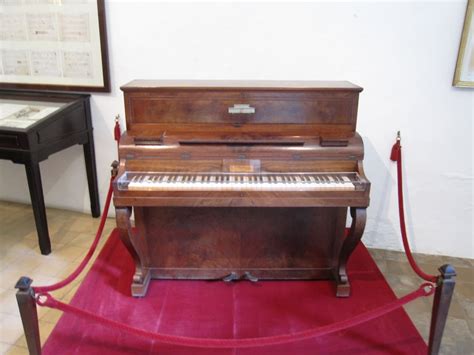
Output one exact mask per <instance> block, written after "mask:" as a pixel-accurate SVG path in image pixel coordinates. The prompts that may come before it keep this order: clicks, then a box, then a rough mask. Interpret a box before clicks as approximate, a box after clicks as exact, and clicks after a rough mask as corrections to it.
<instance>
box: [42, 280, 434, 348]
mask: <svg viewBox="0 0 474 355" xmlns="http://www.w3.org/2000/svg"><path fill="white" fill-rule="evenodd" d="M434 290H435V287H434V286H433V284H431V283H424V284H422V285H421V286H420V287H419V288H418V289H417V290H415V291H413V292H411V293H409V294H408V295H406V296H403V297H402V298H400V299H397V300H395V301H393V302H391V303H389V304H385V305H382V306H379V307H377V308H374V309H372V310H370V311H367V312H364V313H361V314H358V315H357V316H354V317H352V318H349V319H345V320H342V321H339V322H336V323H332V324H328V325H324V326H321V327H317V328H311V329H308V330H303V331H300V332H296V333H292V334H282V335H275V336H267V337H260V338H242V339H217V338H194V337H186V336H178V335H171V334H163V333H154V332H150V331H147V330H144V329H139V328H135V327H132V326H130V325H128V324H124V323H121V322H118V321H115V320H112V319H109V318H105V317H102V316H99V315H97V314H95V313H92V312H88V311H85V310H83V309H80V308H77V307H74V306H71V305H69V304H67V303H63V302H61V301H58V300H56V299H55V298H53V297H52V296H51V295H50V294H49V293H45V294H42V295H40V296H39V297H38V299H37V303H38V304H39V305H40V306H47V307H50V308H55V309H57V310H60V311H63V312H69V313H73V314H75V315H76V316H78V317H81V318H83V319H86V320H88V321H92V322H95V323H99V324H102V325H104V326H109V327H111V328H115V329H117V330H122V331H126V332H128V333H131V334H134V335H138V336H141V337H146V338H150V339H153V340H156V341H158V342H161V343H164V344H169V345H179V346H187V347H197V348H220V349H222V348H249V347H261V346H269V345H281V344H286V343H290V342H296V341H302V340H306V339H310V338H314V337H319V336H323V335H328V334H331V333H335V332H337V331H340V330H343V329H346V328H350V327H353V326H356V325H358V324H361V323H364V322H367V321H370V320H372V319H375V318H378V317H380V316H383V315H384V314H387V313H390V312H393V311H394V310H396V309H398V308H400V307H402V306H403V305H405V304H407V303H409V302H411V301H414V300H415V299H417V298H420V297H422V296H425V297H427V296H430V295H432V294H433V292H434Z"/></svg>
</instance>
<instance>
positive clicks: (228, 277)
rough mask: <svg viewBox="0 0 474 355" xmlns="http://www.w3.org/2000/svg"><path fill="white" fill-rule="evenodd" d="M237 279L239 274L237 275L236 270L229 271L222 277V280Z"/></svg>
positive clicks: (230, 280)
mask: <svg viewBox="0 0 474 355" xmlns="http://www.w3.org/2000/svg"><path fill="white" fill-rule="evenodd" d="M238 279H239V276H238V275H237V273H236V272H231V273H230V274H229V275H227V276H225V277H223V278H222V281H224V282H232V281H235V280H238Z"/></svg>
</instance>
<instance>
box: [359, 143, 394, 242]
mask: <svg viewBox="0 0 474 355" xmlns="http://www.w3.org/2000/svg"><path fill="white" fill-rule="evenodd" d="M363 139H364V151H365V156H364V168H365V173H366V175H367V178H368V179H369V181H370V182H371V190H370V207H369V210H368V214H367V217H368V220H367V227H366V229H365V232H364V237H363V241H364V244H365V245H367V246H369V247H378V248H381V247H383V248H384V249H385V248H387V249H400V238H399V227H398V225H397V224H394V218H395V219H396V220H398V217H397V215H392V214H391V213H390V212H391V209H392V206H393V208H397V206H396V201H395V200H394V199H392V196H394V194H396V191H395V189H394V186H395V184H396V181H395V179H393V178H392V175H391V173H390V169H388V168H387V165H386V163H384V162H387V161H388V160H389V159H388V156H387V158H386V159H382V157H380V155H379V153H378V152H377V150H376V149H375V147H374V145H373V144H372V142H371V141H370V139H369V138H368V137H363Z"/></svg>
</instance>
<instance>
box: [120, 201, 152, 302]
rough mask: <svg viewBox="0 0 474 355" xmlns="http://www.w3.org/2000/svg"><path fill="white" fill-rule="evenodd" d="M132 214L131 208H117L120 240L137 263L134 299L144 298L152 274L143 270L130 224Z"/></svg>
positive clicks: (133, 289)
mask: <svg viewBox="0 0 474 355" xmlns="http://www.w3.org/2000/svg"><path fill="white" fill-rule="evenodd" d="M131 214H132V209H131V207H117V208H115V218H116V220H117V227H118V229H119V232H120V238H121V239H122V242H123V244H124V245H125V247H126V248H127V250H128V252H129V253H130V255H131V256H132V258H133V261H134V263H135V274H134V275H133V282H132V286H131V292H132V296H133V297H143V296H145V294H146V291H147V289H148V284H149V283H150V277H151V274H150V272H149V270H148V269H145V268H143V266H142V264H141V262H140V258H139V256H138V254H137V252H136V250H135V247H134V246H133V242H132V239H133V230H132V224H131V222H130V216H131Z"/></svg>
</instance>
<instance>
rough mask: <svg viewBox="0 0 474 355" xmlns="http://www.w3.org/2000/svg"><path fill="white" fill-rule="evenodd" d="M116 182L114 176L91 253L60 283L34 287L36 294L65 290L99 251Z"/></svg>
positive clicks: (111, 179) (90, 249)
mask: <svg viewBox="0 0 474 355" xmlns="http://www.w3.org/2000/svg"><path fill="white" fill-rule="evenodd" d="M113 180H114V177H113V176H112V177H111V178H110V184H109V191H108V193H107V199H106V201H105V207H104V210H103V212H102V216H101V218H100V224H99V228H98V229H97V233H96V235H95V238H94V241H93V242H92V244H91V246H90V248H89V251H88V252H87V254H86V256H85V257H84V259H82V261H81V263H80V264H79V266H78V267H77V268H76V269H75V270H74V271H73V272H72V273H71V274H70V275H69V276H68V277H66V278H65V279H64V280H62V281H59V282H57V283H55V284H52V285H48V286H35V287H33V290H34V291H35V293H40V294H41V293H43V292H50V291H55V290H58V289H60V288H63V287H64V286H67V285H69V284H70V283H71V282H73V281H74V280H75V279H76V278H77V277H78V276H79V274H80V273H81V272H82V271H83V270H84V268H85V267H86V265H87V264H88V263H89V260H90V259H91V257H92V255H93V254H94V252H95V250H96V249H97V245H98V244H99V240H100V238H101V236H102V232H103V231H104V226H105V221H106V220H107V214H108V212H109V207H110V201H111V200H112V193H113V185H112V182H113Z"/></svg>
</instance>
